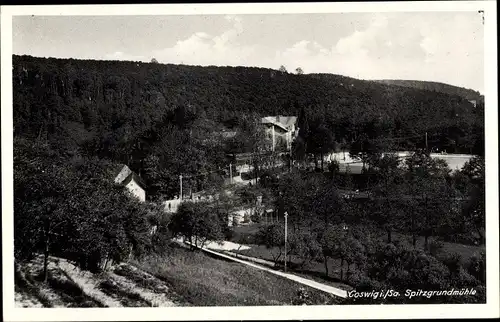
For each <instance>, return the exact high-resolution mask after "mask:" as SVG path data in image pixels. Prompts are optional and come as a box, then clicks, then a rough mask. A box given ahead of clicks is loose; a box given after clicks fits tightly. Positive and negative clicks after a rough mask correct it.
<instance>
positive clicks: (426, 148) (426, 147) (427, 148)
mask: <svg viewBox="0 0 500 322" xmlns="http://www.w3.org/2000/svg"><path fill="white" fill-rule="evenodd" d="M425 150H426V151H429V147H428V145H427V132H425Z"/></svg>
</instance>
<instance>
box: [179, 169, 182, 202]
mask: <svg viewBox="0 0 500 322" xmlns="http://www.w3.org/2000/svg"><path fill="white" fill-rule="evenodd" d="M179 182H180V187H181V191H180V195H179V199H180V200H182V174H181V175H180V176H179Z"/></svg>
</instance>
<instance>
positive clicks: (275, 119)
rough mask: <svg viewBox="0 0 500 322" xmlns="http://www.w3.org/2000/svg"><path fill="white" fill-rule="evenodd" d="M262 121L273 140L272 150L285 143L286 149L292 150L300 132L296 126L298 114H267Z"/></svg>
mask: <svg viewBox="0 0 500 322" xmlns="http://www.w3.org/2000/svg"><path fill="white" fill-rule="evenodd" d="M261 123H262V124H264V126H265V127H266V134H267V135H268V137H269V138H270V139H271V141H272V150H273V151H275V150H276V148H277V147H278V146H279V145H280V143H283V144H284V145H285V147H286V150H287V151H288V150H290V149H291V147H292V142H293V140H295V138H296V137H297V134H298V129H297V128H296V123H297V117H296V116H267V117H263V118H262V120H261Z"/></svg>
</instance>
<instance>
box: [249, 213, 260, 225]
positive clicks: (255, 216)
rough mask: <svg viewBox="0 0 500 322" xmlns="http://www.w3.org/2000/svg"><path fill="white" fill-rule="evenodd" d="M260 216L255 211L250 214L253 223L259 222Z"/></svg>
mask: <svg viewBox="0 0 500 322" xmlns="http://www.w3.org/2000/svg"><path fill="white" fill-rule="evenodd" d="M261 219H262V217H261V215H260V214H258V213H257V212H254V213H253V214H252V215H251V216H250V220H251V221H252V222H254V223H260V221H261Z"/></svg>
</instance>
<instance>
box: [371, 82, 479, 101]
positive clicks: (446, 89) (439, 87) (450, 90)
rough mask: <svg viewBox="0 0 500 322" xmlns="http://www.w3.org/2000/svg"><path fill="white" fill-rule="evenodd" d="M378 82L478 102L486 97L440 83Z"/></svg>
mask: <svg viewBox="0 0 500 322" xmlns="http://www.w3.org/2000/svg"><path fill="white" fill-rule="evenodd" d="M376 82H378V83H382V84H387V85H398V86H404V87H412V88H417V89H424V90H427V91H434V92H440V93H445V94H449V95H457V96H460V97H463V98H465V99H468V100H478V101H479V100H481V101H483V102H484V96H483V95H481V93H479V92H478V91H475V90H472V89H469V88H464V87H459V86H453V85H449V84H444V83H439V82H424V81H417V80H402V79H382V80H376Z"/></svg>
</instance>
